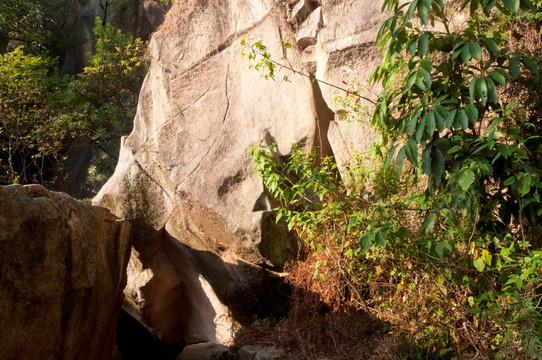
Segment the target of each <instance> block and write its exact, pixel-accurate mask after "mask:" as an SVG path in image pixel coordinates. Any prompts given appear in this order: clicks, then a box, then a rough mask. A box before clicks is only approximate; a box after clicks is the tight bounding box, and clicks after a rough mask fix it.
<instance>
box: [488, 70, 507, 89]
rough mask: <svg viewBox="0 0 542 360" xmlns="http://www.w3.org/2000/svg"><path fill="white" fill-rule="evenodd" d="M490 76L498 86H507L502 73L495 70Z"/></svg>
mask: <svg viewBox="0 0 542 360" xmlns="http://www.w3.org/2000/svg"><path fill="white" fill-rule="evenodd" d="M489 76H491V78H492V79H493V80H495V82H496V83H497V84H500V85H505V84H506V79H505V78H504V76H502V75H501V73H500V72H498V71H495V70H493V71H490V72H489Z"/></svg>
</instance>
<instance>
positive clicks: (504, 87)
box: [251, 0, 542, 358]
mask: <svg viewBox="0 0 542 360" xmlns="http://www.w3.org/2000/svg"><path fill="white" fill-rule="evenodd" d="M458 8H459V10H458ZM540 10H542V4H540V3H531V2H530V1H529V0H502V1H501V0H489V1H488V0H485V1H481V0H464V1H462V2H460V1H444V0H433V1H432V0H414V1H409V2H399V1H398V0H385V1H384V6H383V11H387V12H389V13H390V17H389V19H388V20H387V21H386V22H385V23H384V24H383V25H382V27H381V29H380V31H379V33H378V37H377V39H376V40H377V43H378V44H379V45H380V46H381V47H382V49H383V59H382V62H381V64H380V66H379V67H378V68H377V69H376V70H375V72H374V74H373V76H372V81H374V82H380V83H382V85H383V88H384V89H385V90H384V91H383V92H382V94H381V96H380V97H379V98H378V100H377V102H376V104H375V107H374V112H373V116H372V125H373V126H374V127H375V128H376V129H377V130H378V133H379V136H378V137H377V140H376V142H375V144H374V146H373V156H376V158H371V159H370V161H367V160H369V159H359V163H358V164H357V165H356V164H353V165H351V166H350V168H349V171H350V173H351V175H352V178H353V179H355V181H354V182H353V183H352V184H348V185H345V184H344V183H343V182H342V181H341V180H340V179H339V177H338V175H337V171H336V168H334V165H333V163H332V162H330V160H324V162H323V163H322V164H320V165H318V163H317V162H316V158H315V157H314V155H310V154H309V155H307V154H303V153H301V152H300V151H298V150H297V151H295V152H294V154H293V155H292V156H291V157H290V158H289V159H286V160H281V157H279V156H278V155H277V153H276V150H273V149H265V148H262V147H255V148H254V149H253V152H252V156H253V158H254V160H255V161H256V164H257V170H258V173H259V174H260V176H262V177H263V179H264V184H265V185H266V187H267V188H268V189H269V190H270V191H271V192H272V194H273V195H274V196H275V197H276V198H277V199H278V200H279V203H280V205H279V206H278V207H277V208H276V209H275V210H276V211H277V220H278V219H284V220H285V221H286V222H287V223H288V225H289V227H290V228H294V229H296V230H297V231H298V233H299V234H300V235H301V238H302V239H304V240H305V243H306V244H307V246H308V248H309V249H311V250H312V251H311V252H310V254H309V258H308V260H310V261H312V262H311V264H312V266H313V268H314V271H315V272H314V278H315V279H320V280H321V282H322V283H321V284H317V285H313V286H316V288H318V287H320V289H322V286H324V287H325V286H326V285H327V286H328V287H334V289H335V291H334V292H333V293H334V294H335V300H334V301H339V302H343V303H349V304H357V305H358V306H359V307H360V308H363V309H365V310H366V311H369V312H371V313H374V314H376V316H378V317H379V318H381V319H383V320H386V321H389V322H390V323H391V324H392V327H396V328H397V330H398V332H399V333H401V339H402V341H404V344H405V346H404V347H402V348H401V349H400V350H399V351H400V352H402V354H403V356H407V357H409V358H454V357H455V358H457V356H460V357H467V356H471V357H479V356H480V357H482V358H541V356H542V355H541V354H542V314H541V311H542V307H541V301H542V282H541V278H542V251H541V250H540V246H541V244H542V241H541V235H542V228H541V222H540V220H541V216H542V207H541V206H540V192H541V190H542V183H541V181H540V176H541V175H542V171H541V169H542V167H541V164H542V157H541V155H540V151H541V150H542V141H541V138H540V134H539V130H538V129H539V126H540V120H541V119H540V117H541V114H542V111H541V110H542V78H541V76H540V73H539V67H540V65H541V61H540V59H541V58H542V43H541V42H538V43H533V44H525V43H518V41H517V40H516V41H514V39H513V34H511V32H510V31H509V32H508V33H506V32H505V31H503V30H504V29H510V28H513V26H515V25H517V26H519V27H521V28H522V29H530V30H533V29H534V31H535V32H536V33H538V34H539V36H540V33H541V31H542V28H541V22H540V20H541V19H540V16H539V14H540ZM458 12H459V13H462V14H463V15H465V14H467V15H469V16H470V17H468V20H466V21H465V22H464V23H461V24H456V23H455V22H456V21H457V20H456V19H457V18H459V16H456V15H457V14H458ZM257 50H258V51H260V52H261V51H262V50H261V49H259V48H258V49H257ZM264 50H266V49H265V48H264ZM256 55H257V54H256ZM256 55H255V56H253V58H252V59H251V60H252V61H254V59H256V61H259V60H258V59H259V58H258V57H257V56H256ZM259 64H260V66H259V69H265V68H266V67H269V64H271V65H272V67H269V70H270V71H273V70H274V66H275V65H276V64H275V63H272V62H271V59H270V57H263V60H262V61H261V62H259ZM326 291H327V293H328V294H329V291H330V290H329V288H328V289H327V290H326ZM321 293H324V291H322V292H321ZM328 297H329V296H328ZM332 301H333V300H332Z"/></svg>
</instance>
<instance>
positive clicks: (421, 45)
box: [418, 33, 431, 71]
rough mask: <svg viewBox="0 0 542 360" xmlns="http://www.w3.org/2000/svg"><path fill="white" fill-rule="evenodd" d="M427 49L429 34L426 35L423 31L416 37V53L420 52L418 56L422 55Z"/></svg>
mask: <svg viewBox="0 0 542 360" xmlns="http://www.w3.org/2000/svg"><path fill="white" fill-rule="evenodd" d="M428 49H429V36H427V34H426V33H423V34H421V35H420V37H419V38H418V53H419V54H420V57H424V56H425V55H426V54H427V50H428ZM429 71H431V70H429Z"/></svg>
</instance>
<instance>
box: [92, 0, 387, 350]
mask: <svg viewBox="0 0 542 360" xmlns="http://www.w3.org/2000/svg"><path fill="white" fill-rule="evenodd" d="M277 6H278V5H277V3H276V2H275V1H273V0H254V1H245V2H239V1H231V0H229V1H228V0H224V1H210V0H207V1H190V2H182V1H177V2H175V4H174V5H173V8H172V9H171V10H170V11H169V13H168V15H167V18H166V20H165V22H164V24H163V25H162V26H161V27H160V29H159V30H158V31H157V32H156V33H155V34H154V35H153V37H152V38H151V41H150V44H149V58H150V68H149V72H148V74H147V77H146V79H145V81H144V84H143V88H142V90H141V94H140V102H139V107H138V112H137V115H136V118H135V120H134V129H133V132H132V133H131V134H130V136H128V137H126V138H124V139H123V140H122V143H121V152H120V159H119V163H118V165H117V168H116V170H115V174H114V175H113V177H112V178H111V179H110V180H109V182H108V183H107V184H106V185H105V186H104V187H103V188H102V190H101V191H100V193H99V194H98V195H97V197H96V198H95V199H94V202H95V203H97V204H101V205H104V206H106V207H107V208H109V209H110V210H111V211H112V212H113V213H114V214H116V215H117V216H119V217H124V218H127V219H130V220H131V221H132V223H133V224H134V225H135V227H136V228H137V231H136V239H135V242H134V251H133V253H132V258H131V260H130V264H131V265H130V268H129V279H128V286H127V289H126V294H127V299H128V301H129V303H127V304H126V309H127V311H129V312H130V313H131V314H132V315H133V316H134V317H136V318H138V319H139V320H141V321H142V322H145V323H146V324H147V325H148V326H149V327H150V328H153V329H154V330H155V331H156V334H158V335H159V336H160V337H161V338H162V339H164V340H167V341H171V342H176V343H180V344H189V343H195V342H202V341H209V342H215V343H221V344H227V343H229V342H230V341H231V340H232V339H233V337H234V335H235V331H236V329H237V328H238V326H239V323H243V322H245V321H249V319H250V317H251V316H252V315H254V314H258V315H263V316H267V314H269V313H273V312H275V311H277V312H278V311H280V309H281V308H282V305H281V303H283V301H284V300H285V297H284V295H282V294H281V293H280V291H277V289H278V287H279V286H280V283H281V279H282V274H281V273H280V271H282V266H283V264H284V263H285V262H287V261H289V260H291V259H293V258H295V256H296V254H297V247H296V239H295V238H294V237H293V236H292V234H290V233H289V232H288V231H287V229H286V228H285V226H284V224H281V223H278V224H276V223H275V219H274V214H273V213H272V208H273V199H272V198H271V197H270V196H269V194H268V193H267V192H266V190H265V189H264V187H263V185H262V180H261V179H260V178H258V176H257V175H256V172H255V170H254V164H253V162H252V161H251V159H250V156H249V151H250V148H251V146H252V145H254V144H262V145H264V146H271V145H272V144H274V143H277V144H278V156H280V157H284V156H288V154H290V152H291V150H292V146H293V145H294V144H298V145H299V146H301V147H302V148H303V149H304V150H307V151H308V150H309V149H310V148H311V147H313V146H317V147H318V148H319V151H320V154H319V155H320V156H324V155H330V154H331V147H332V146H333V149H336V151H337V158H338V159H339V162H340V164H341V165H343V164H346V163H348V162H349V161H350V157H351V156H350V155H349V154H351V153H353V152H354V151H355V150H356V148H361V149H360V150H361V151H363V150H364V149H366V148H367V147H368V146H367V143H370V141H371V140H372V138H370V139H369V136H368V135H367V132H366V131H365V130H364V129H366V125H363V126H365V128H362V129H361V130H360V129H356V131H357V132H350V130H348V128H346V130H344V132H345V134H341V131H343V130H341V129H343V127H341V126H338V122H337V123H334V125H333V127H332V128H331V130H332V133H333V134H338V135H337V136H329V137H328V135H332V133H329V132H328V129H329V128H330V122H331V121H332V120H333V118H334V117H335V115H336V114H335V113H337V115H340V114H343V113H344V109H343V108H341V107H337V106H335V105H334V103H333V100H332V98H333V97H334V96H335V93H333V91H335V90H333V88H327V87H326V86H325V85H322V84H320V83H318V82H316V81H311V80H310V79H309V78H308V77H306V76H301V75H295V74H292V73H289V72H287V71H286V70H284V69H279V68H277V72H278V73H277V74H275V77H276V78H277V79H278V80H277V81H271V80H265V79H263V78H262V73H258V72H256V71H254V70H251V69H249V63H248V61H247V60H246V59H243V58H242V57H241V53H242V52H243V50H244V51H245V52H246V49H243V48H242V47H241V45H240V41H241V39H242V38H244V37H246V36H247V35H251V36H252V37H253V38H255V39H261V40H262V42H263V43H264V44H266V45H267V47H268V50H269V51H270V53H271V55H272V57H273V58H274V59H276V60H279V61H280V62H283V63H284V64H286V65H288V66H290V67H292V68H294V69H298V70H304V71H312V73H315V74H316V75H317V77H318V78H321V79H323V80H326V81H327V82H329V83H331V84H336V85H341V84H342V83H341V82H342V81H343V80H345V81H350V80H352V79H354V77H356V79H357V80H358V81H359V82H364V81H366V80H367V78H368V76H369V74H370V72H371V71H372V68H373V67H374V65H375V64H376V62H377V61H378V59H379V55H378V54H379V51H378V49H377V48H376V47H375V46H374V36H375V35H376V32H377V31H378V27H379V25H380V22H381V20H383V19H384V16H383V15H381V14H380V12H379V10H380V6H381V1H378V2H368V1H366V0H345V1H303V2H302V3H297V4H295V3H294V2H290V1H289V2H288V4H287V6H289V7H290V8H291V9H294V8H295V11H294V12H293V13H295V16H294V15H292V17H291V19H290V20H291V21H293V22H295V23H296V24H297V25H296V26H297V29H298V33H297V34H296V33H295V31H294V30H295V28H296V26H293V27H292V26H290V25H288V24H287V23H286V21H287V20H288V17H285V16H281V15H280V13H279V12H280V9H277ZM293 13H292V14H293ZM295 39H298V41H299V42H300V46H299V47H294V49H289V50H288V51H286V48H285V46H284V45H283V43H282V42H281V41H282V40H286V41H295ZM303 48H305V49H304V50H303ZM307 52H310V53H311V54H312V55H311V59H310V60H307V59H306V56H304V54H305V55H306V53H307ZM307 65H308V66H307ZM282 75H287V76H288V77H289V81H288V82H281V81H279V80H280V79H282ZM330 108H331V109H333V110H334V111H331V110H330ZM334 112H335V113H334ZM339 118H340V117H337V120H338V119H339ZM355 125H356V126H357V124H355ZM354 134H358V135H359V136H361V137H365V138H363V139H361V144H360V143H359V141H358V140H359V139H356V136H358V135H354ZM348 136H349V138H348V139H346V140H345V137H348ZM328 139H329V140H328ZM339 142H340V143H339ZM330 143H331V146H330ZM339 149H345V150H344V151H345V153H344V154H338V151H339Z"/></svg>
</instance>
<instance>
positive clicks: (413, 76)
mask: <svg viewBox="0 0 542 360" xmlns="http://www.w3.org/2000/svg"><path fill="white" fill-rule="evenodd" d="M417 75H418V72H417V71H413V72H412V73H411V74H410V75H409V76H408V78H407V82H406V85H407V89H410V88H412V85H414V82H416V76H417Z"/></svg>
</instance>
